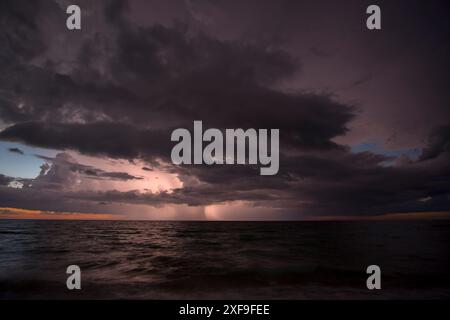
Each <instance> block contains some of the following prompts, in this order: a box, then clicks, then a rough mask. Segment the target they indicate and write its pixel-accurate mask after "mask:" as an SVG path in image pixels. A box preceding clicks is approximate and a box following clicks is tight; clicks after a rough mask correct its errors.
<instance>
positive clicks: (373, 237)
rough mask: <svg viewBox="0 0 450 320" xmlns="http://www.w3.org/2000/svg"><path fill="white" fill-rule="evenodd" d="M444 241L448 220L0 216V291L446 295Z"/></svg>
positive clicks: (89, 295) (449, 261)
mask: <svg viewBox="0 0 450 320" xmlns="http://www.w3.org/2000/svg"><path fill="white" fill-rule="evenodd" d="M449 248H450V223H449V222H448V221H402V222H381V221H380V222H152V221H133V222H128V221H13V220H0V299H445V298H447V299H448V298H449V297H450V254H449V253H450V250H449ZM72 264H75V265H78V266H79V267H80V268H81V272H82V277H81V280H82V281H81V286H82V289H81V290H73V291H70V290H68V289H67V288H66V279H67V277H68V275H67V274H66V268H67V266H69V265H72ZM372 264H376V265H379V266H380V268H381V272H382V278H381V285H382V289H381V290H376V291H370V290H368V289H367V288H366V279H367V276H368V275H367V274H366V268H367V266H369V265H372Z"/></svg>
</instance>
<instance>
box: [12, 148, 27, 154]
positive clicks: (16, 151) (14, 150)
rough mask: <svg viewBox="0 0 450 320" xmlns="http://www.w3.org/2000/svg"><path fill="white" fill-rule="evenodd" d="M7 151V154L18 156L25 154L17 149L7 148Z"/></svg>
mask: <svg viewBox="0 0 450 320" xmlns="http://www.w3.org/2000/svg"><path fill="white" fill-rule="evenodd" d="M8 151H9V152H12V153H17V154H20V155H24V154H25V153H24V152H23V151H22V150H20V149H19V148H9V149H8Z"/></svg>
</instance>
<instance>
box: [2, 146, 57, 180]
mask: <svg viewBox="0 0 450 320" xmlns="http://www.w3.org/2000/svg"><path fill="white" fill-rule="evenodd" d="M11 148H18V149H20V150H22V151H23V153H24V154H23V155H22V154H18V153H15V152H11V151H9V149H11ZM57 154H58V151H57V150H51V149H43V148H35V147H30V146H27V145H24V144H21V143H16V142H5V141H0V174H3V175H6V176H10V177H14V178H27V179H32V178H36V177H37V176H38V175H39V172H40V171H41V169H40V167H41V165H43V164H44V163H45V162H46V161H45V160H43V159H40V158H38V157H36V155H42V156H46V157H55V156H56V155H57Z"/></svg>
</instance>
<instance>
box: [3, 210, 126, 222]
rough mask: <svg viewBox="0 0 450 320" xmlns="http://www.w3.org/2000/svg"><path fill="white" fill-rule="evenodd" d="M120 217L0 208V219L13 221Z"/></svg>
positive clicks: (117, 217) (113, 218)
mask: <svg viewBox="0 0 450 320" xmlns="http://www.w3.org/2000/svg"><path fill="white" fill-rule="evenodd" d="M120 218H121V216H119V215H113V214H107V213H80V212H56V211H44V210H29V209H20V208H0V220H1V219H13V220H118V219H120Z"/></svg>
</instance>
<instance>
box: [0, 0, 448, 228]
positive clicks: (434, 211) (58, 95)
mask: <svg viewBox="0 0 450 320" xmlns="http://www.w3.org/2000/svg"><path fill="white" fill-rule="evenodd" d="M376 3H377V5H378V6H379V7H380V8H381V14H382V29H381V30H368V29H367V28H366V19H367V14H366V8H367V6H369V5H370V4H373V3H372V2H369V1H362V0H360V1H356V0H349V1H345V3H344V2H337V1H324V0H320V1H287V0H281V1H271V0H268V1H256V0H253V1H252V0H244V1H222V0H218V1H206V0H183V1H181V0H171V1H166V0H152V1H144V0H128V1H126V0H102V1H88V0H79V1H77V4H78V5H79V6H80V8H81V12H82V20H81V21H82V29H81V30H72V31H71V30H68V29H67V28H66V23H65V22H66V18H67V14H66V8H67V6H68V5H70V4H72V2H71V1H65V0H49V1H37V0H27V1H24V0H18V1H17V0H14V1H12V0H3V1H2V2H1V3H0V68H1V70H2V72H1V74H0V164H1V165H0V208H1V209H0V218H1V217H4V218H5V217H6V218H27V217H29V218H35V217H41V218H49V217H50V218H51V217H55V218H61V219H66V218H67V219H68V218H86V219H88V218H89V219H91V218H94V219H95V218H98V219H116V218H117V219H157V220H302V219H308V220H309V219H318V220H321V219H324V218H327V219H333V218H334V219H340V218H342V217H345V218H346V219H347V218H349V219H350V218H353V219H364V218H367V219H378V218H379V217H383V216H386V217H392V216H394V217H396V216H398V214H401V217H411V216H419V217H423V216H424V215H426V213H427V212H428V213H430V216H434V217H435V216H438V217H442V215H443V214H444V216H445V214H447V213H448V212H449V211H450V161H449V160H450V142H449V141H450V140H449V139H450V121H449V119H450V92H449V90H448V80H449V79H448V77H449V74H450V73H449V72H450V62H449V59H448V57H449V53H450V52H449V51H450V50H449V49H450V42H449V41H448V39H449V33H450V21H449V19H448V18H447V12H448V9H449V5H448V3H447V1H438V0H433V1H377V2H376ZM195 120H201V121H202V122H203V125H204V127H205V128H219V129H221V130H224V129H226V128H243V129H248V128H256V129H258V128H267V129H271V128H277V129H279V130H280V170H279V172H278V174H277V175H274V176H260V175H259V174H258V172H259V169H258V168H257V167H255V166H254V165H216V166H207V165H174V164H173V163H172V161H171V158H170V153H171V149H172V147H173V146H174V143H173V142H172V141H171V140H170V135H171V132H172V131H173V130H174V129H176V128H187V129H192V127H193V121H195Z"/></svg>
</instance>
